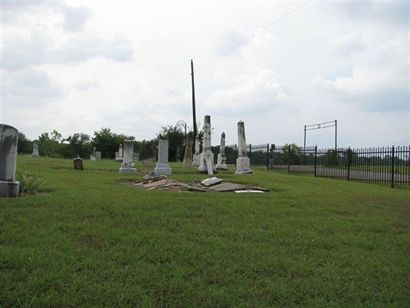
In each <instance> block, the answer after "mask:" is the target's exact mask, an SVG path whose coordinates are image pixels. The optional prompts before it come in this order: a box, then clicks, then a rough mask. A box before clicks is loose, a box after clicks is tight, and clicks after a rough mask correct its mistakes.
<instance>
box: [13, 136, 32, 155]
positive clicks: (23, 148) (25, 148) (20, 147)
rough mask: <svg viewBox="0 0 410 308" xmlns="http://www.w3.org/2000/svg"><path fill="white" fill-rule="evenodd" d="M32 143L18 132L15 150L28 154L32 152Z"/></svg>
mask: <svg viewBox="0 0 410 308" xmlns="http://www.w3.org/2000/svg"><path fill="white" fill-rule="evenodd" d="M32 150H33V149H32V143H31V141H30V140H29V139H27V137H26V135H24V134H23V133H22V132H19V133H18V143H17V152H18V153H23V154H29V153H31V152H32Z"/></svg>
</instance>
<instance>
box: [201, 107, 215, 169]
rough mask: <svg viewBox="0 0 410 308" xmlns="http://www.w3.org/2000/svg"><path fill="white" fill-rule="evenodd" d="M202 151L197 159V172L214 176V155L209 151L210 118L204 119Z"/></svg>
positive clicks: (208, 116)
mask: <svg viewBox="0 0 410 308" xmlns="http://www.w3.org/2000/svg"><path fill="white" fill-rule="evenodd" d="M203 142H204V144H203V149H202V153H201V156H200V158H199V167H198V171H200V172H205V173H208V174H214V154H213V153H212V151H211V116H210V115H206V116H205V117H204V139H203Z"/></svg>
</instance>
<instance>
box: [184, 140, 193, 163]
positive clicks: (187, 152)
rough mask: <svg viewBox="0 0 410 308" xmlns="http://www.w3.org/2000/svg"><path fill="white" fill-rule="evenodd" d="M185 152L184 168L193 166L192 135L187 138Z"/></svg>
mask: <svg viewBox="0 0 410 308" xmlns="http://www.w3.org/2000/svg"><path fill="white" fill-rule="evenodd" d="M185 142H186V144H185V153H184V160H183V162H182V164H183V166H184V168H187V167H191V166H192V139H191V137H190V136H187V137H186V140H185Z"/></svg>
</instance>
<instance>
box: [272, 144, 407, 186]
mask: <svg viewBox="0 0 410 308" xmlns="http://www.w3.org/2000/svg"><path fill="white" fill-rule="evenodd" d="M269 167H270V168H271V169H287V170H288V172H289V173H292V172H305V173H312V174H313V175H314V176H322V177H331V178H339V179H346V180H348V181H361V182H370V183H382V184H389V185H391V187H394V186H410V146H396V147H395V146H391V147H378V148H361V149H353V148H342V149H337V150H335V149H317V147H309V148H306V149H303V148H300V147H297V146H294V145H286V146H281V147H276V148H275V147H273V148H272V149H271V159H270V165H269Z"/></svg>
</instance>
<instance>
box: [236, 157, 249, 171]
mask: <svg viewBox="0 0 410 308" xmlns="http://www.w3.org/2000/svg"><path fill="white" fill-rule="evenodd" d="M250 173H252V169H251V162H250V160H249V157H239V158H237V159H236V172H235V174H250Z"/></svg>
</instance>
